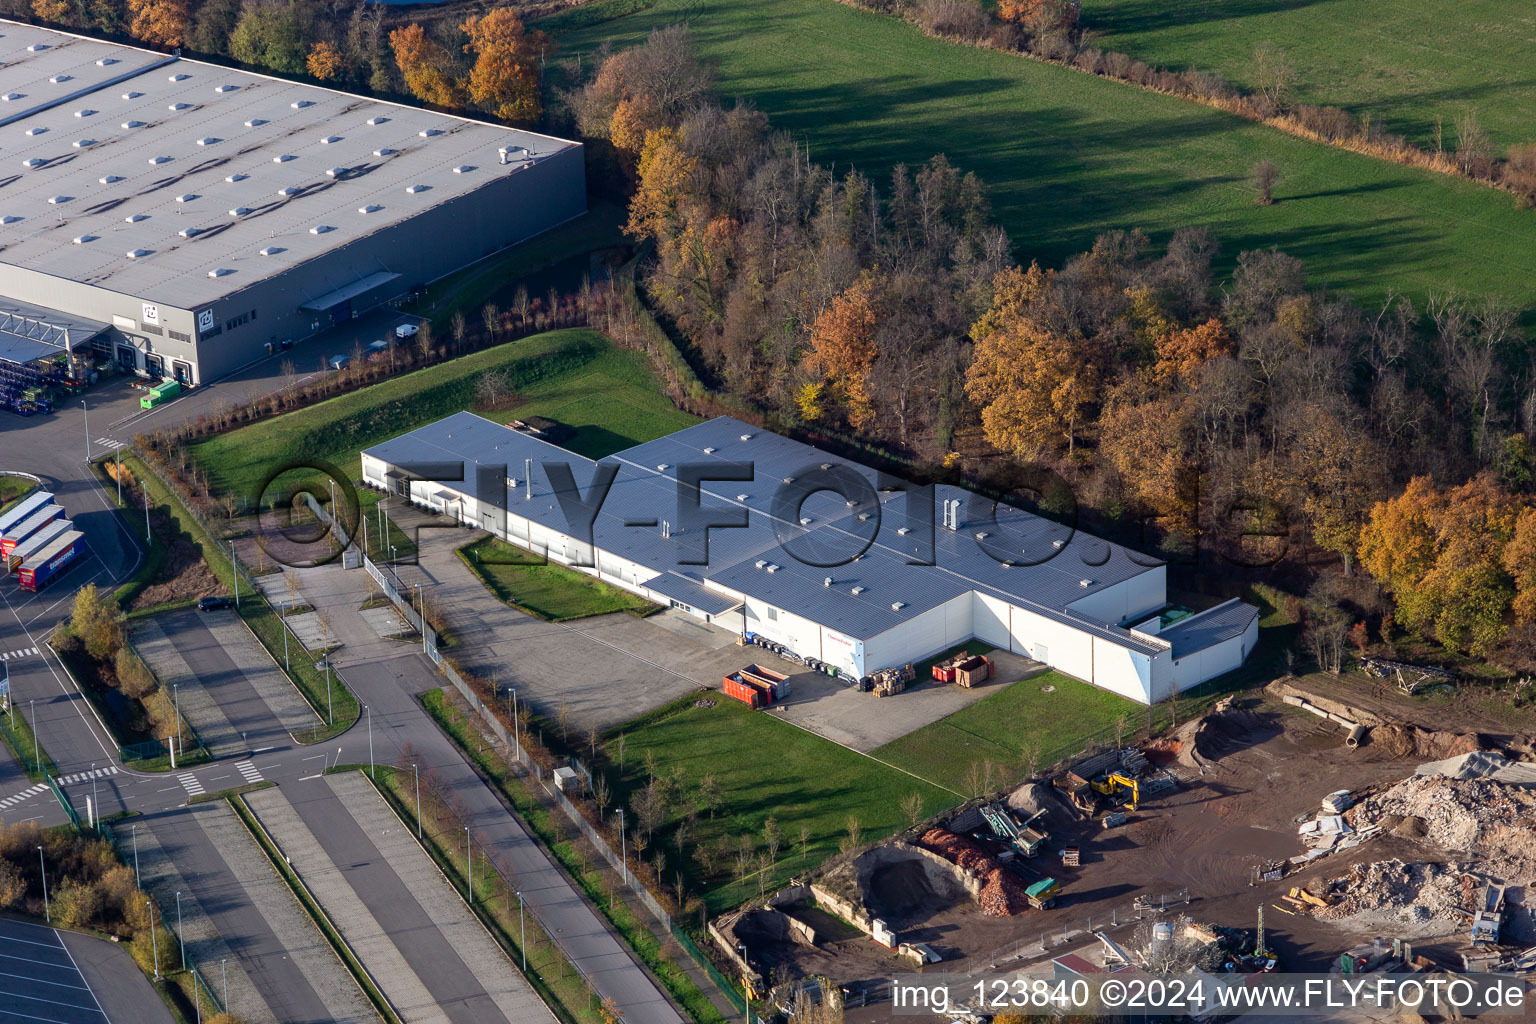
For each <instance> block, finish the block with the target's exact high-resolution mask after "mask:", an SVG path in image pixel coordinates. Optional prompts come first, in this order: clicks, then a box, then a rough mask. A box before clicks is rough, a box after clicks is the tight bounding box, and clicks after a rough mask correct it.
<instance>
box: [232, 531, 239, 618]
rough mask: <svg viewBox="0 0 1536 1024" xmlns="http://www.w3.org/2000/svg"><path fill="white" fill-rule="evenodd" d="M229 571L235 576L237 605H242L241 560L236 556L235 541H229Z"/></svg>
mask: <svg viewBox="0 0 1536 1024" xmlns="http://www.w3.org/2000/svg"><path fill="white" fill-rule="evenodd" d="M229 571H230V574H231V575H232V576H234V578H235V607H236V608H237V609H238V608H239V607H240V562H239V561H238V560H237V559H236V558H235V542H234V541H230V542H229Z"/></svg>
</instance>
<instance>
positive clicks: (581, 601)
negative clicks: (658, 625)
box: [457, 536, 661, 622]
mask: <svg viewBox="0 0 1536 1024" xmlns="http://www.w3.org/2000/svg"><path fill="white" fill-rule="evenodd" d="M457 554H458V556H459V558H460V560H462V561H463V563H464V564H465V565H466V566H468V567H469V570H470V572H472V573H474V574H475V575H476V576H477V577H479V579H480V582H481V583H483V584H485V587H486V589H487V590H489V591H490V592H491V593H492V594H494V595H495V596H496V599H497V600H498V601H501V602H503V603H504V604H509V605H511V606H512V607H514V608H517V609H519V610H521V611H525V612H527V613H528V614H529V615H534V616H537V617H538V618H541V619H545V620H548V621H550V622H564V621H565V620H567V619H582V618H586V617H587V616H589V615H607V614H609V613H611V612H630V613H631V614H634V615H640V616H645V615H649V614H651V613H652V612H656V611H660V610H661V609H660V607H659V606H657V605H655V604H652V603H651V602H650V601H647V600H645V599H644V598H642V597H639V596H637V595H635V594H631V593H630V592H629V591H627V590H620V589H619V588H618V587H615V586H612V585H610V584H607V583H603V582H601V581H600V580H596V579H593V578H592V577H591V576H588V575H586V574H585V573H580V572H577V571H576V570H575V569H569V568H567V567H565V566H563V565H556V564H555V563H553V562H550V561H548V560H547V559H543V558H540V557H539V556H537V555H535V554H532V553H531V552H528V551H525V550H523V549H522V548H520V547H518V546H517V545H515V544H508V543H507V542H506V541H504V540H500V539H498V538H496V537H489V536H488V537H482V538H480V539H479V540H477V541H474V542H473V543H470V544H466V545H464V546H463V547H461V548H459V549H458V552H457Z"/></svg>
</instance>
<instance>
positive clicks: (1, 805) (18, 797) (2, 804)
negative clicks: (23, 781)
mask: <svg viewBox="0 0 1536 1024" xmlns="http://www.w3.org/2000/svg"><path fill="white" fill-rule="evenodd" d="M47 788H48V787H47V786H46V785H38V786H29V787H28V788H26V789H24V790H22V791H21V792H20V793H16V794H13V795H11V796H8V797H6V798H5V799H4V800H0V811H3V810H5V809H6V808H7V807H12V806H14V805H16V804H19V803H21V802H22V801H23V800H27V799H30V798H31V797H34V796H36V795H37V794H39V793H41V792H43V791H44V790H46V789H47Z"/></svg>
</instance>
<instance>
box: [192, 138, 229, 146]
mask: <svg viewBox="0 0 1536 1024" xmlns="http://www.w3.org/2000/svg"><path fill="white" fill-rule="evenodd" d="M223 141H224V140H223V139H216V138H214V137H213V136H212V135H204V136H203V137H202V138H200V139H198V140H197V144H198V145H199V146H212V145H215V144H217V143H220V142H223Z"/></svg>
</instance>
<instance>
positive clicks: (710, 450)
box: [704, 445, 715, 455]
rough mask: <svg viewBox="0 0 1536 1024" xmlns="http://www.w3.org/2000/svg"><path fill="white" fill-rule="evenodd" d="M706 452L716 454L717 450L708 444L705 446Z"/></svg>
mask: <svg viewBox="0 0 1536 1024" xmlns="http://www.w3.org/2000/svg"><path fill="white" fill-rule="evenodd" d="M704 454H705V455H713V454H715V450H714V448H712V447H710V446H708V445H706V446H705V447H704Z"/></svg>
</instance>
